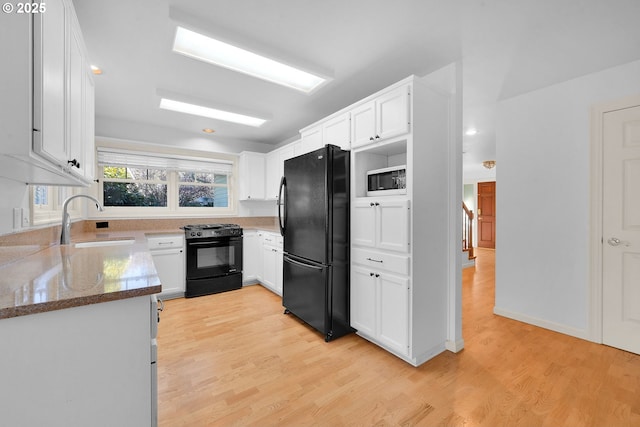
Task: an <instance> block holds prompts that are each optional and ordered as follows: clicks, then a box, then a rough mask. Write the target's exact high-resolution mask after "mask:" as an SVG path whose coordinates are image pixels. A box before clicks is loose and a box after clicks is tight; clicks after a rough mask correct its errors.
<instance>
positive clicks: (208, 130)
mask: <svg viewBox="0 0 640 427" xmlns="http://www.w3.org/2000/svg"><path fill="white" fill-rule="evenodd" d="M202 132H204V133H214V132H215V130H213V129H211V128H204V129H202Z"/></svg>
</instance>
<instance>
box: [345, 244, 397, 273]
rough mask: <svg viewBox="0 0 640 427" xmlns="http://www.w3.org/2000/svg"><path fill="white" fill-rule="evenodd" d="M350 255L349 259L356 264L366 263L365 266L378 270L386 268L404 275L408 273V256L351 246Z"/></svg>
mask: <svg viewBox="0 0 640 427" xmlns="http://www.w3.org/2000/svg"><path fill="white" fill-rule="evenodd" d="M351 255H352V259H351V261H353V262H354V263H356V264H360V265H366V266H367V267H370V268H374V269H378V270H387V271H391V272H394V273H398V274H402V275H405V276H406V275H408V274H409V257H408V256H403V255H391V254H386V253H382V252H377V251H371V250H368V249H361V248H353V251H352V254H351Z"/></svg>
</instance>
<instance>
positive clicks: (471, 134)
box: [464, 128, 478, 136]
mask: <svg viewBox="0 0 640 427" xmlns="http://www.w3.org/2000/svg"><path fill="white" fill-rule="evenodd" d="M477 133H478V129H476V128H469V129H467V131H466V132H465V133H464V134H465V135H467V136H473V135H475V134H477Z"/></svg>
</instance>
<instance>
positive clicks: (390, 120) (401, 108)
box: [351, 86, 410, 148]
mask: <svg viewBox="0 0 640 427" xmlns="http://www.w3.org/2000/svg"><path fill="white" fill-rule="evenodd" d="M409 117H410V114H409V86H401V87H398V88H395V89H393V90H390V91H389V92H386V93H383V94H381V95H379V96H378V97H376V98H375V99H373V100H371V101H369V102H366V103H364V104H362V105H359V106H357V107H355V108H354V109H353V110H352V111H351V121H352V125H351V132H352V134H351V147H352V148H355V147H359V146H362V145H366V144H370V143H375V142H378V141H381V140H383V139H387V138H391V137H394V136H397V135H402V134H405V133H407V132H409V130H410V127H409Z"/></svg>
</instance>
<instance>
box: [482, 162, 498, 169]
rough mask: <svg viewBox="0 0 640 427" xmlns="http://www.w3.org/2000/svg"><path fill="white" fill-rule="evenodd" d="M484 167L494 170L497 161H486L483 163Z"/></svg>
mask: <svg viewBox="0 0 640 427" xmlns="http://www.w3.org/2000/svg"><path fill="white" fill-rule="evenodd" d="M482 166H484V167H485V168H487V169H493V168H495V167H496V161H495V160H485V161H484V162H482Z"/></svg>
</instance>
